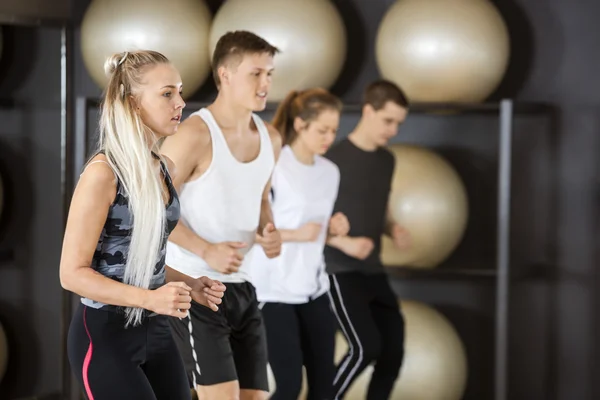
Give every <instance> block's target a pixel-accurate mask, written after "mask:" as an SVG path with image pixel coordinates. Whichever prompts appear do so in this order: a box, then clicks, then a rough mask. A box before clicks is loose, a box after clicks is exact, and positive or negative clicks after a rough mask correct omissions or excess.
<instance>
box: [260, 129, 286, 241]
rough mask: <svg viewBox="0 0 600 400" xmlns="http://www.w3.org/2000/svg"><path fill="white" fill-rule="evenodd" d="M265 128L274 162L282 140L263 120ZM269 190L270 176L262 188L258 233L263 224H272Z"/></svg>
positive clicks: (277, 158)
mask: <svg viewBox="0 0 600 400" xmlns="http://www.w3.org/2000/svg"><path fill="white" fill-rule="evenodd" d="M265 125H266V126H267V129H268V130H269V137H270V138H271V144H272V146H273V153H274V155H275V163H277V160H279V154H280V153H281V147H282V140H281V134H280V133H279V131H278V130H277V129H275V128H274V127H273V126H272V125H271V124H269V123H267V122H265ZM270 192H271V178H269V180H268V181H267V184H266V186H265V189H264V190H263V194H262V199H261V202H260V219H259V223H258V229H257V231H258V232H259V233H260V232H262V231H263V229H264V227H265V225H267V224H268V223H269V222H270V223H272V224H273V225H274V224H275V223H274V220H273V212H272V210H271V202H270V201H269V193H270Z"/></svg>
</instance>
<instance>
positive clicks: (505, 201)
mask: <svg viewBox="0 0 600 400" xmlns="http://www.w3.org/2000/svg"><path fill="white" fill-rule="evenodd" d="M512 120H513V102H512V100H502V101H501V102H500V132H499V133H500V140H499V145H500V146H499V147H500V149H499V163H498V221H497V223H498V231H497V270H498V279H497V282H496V348H495V359H496V368H495V396H494V398H495V400H506V399H507V398H508V396H507V390H508V374H507V371H508V307H509V279H510V276H509V272H510V271H509V265H510V186H511V185H510V183H511V144H512V143H511V142H512Z"/></svg>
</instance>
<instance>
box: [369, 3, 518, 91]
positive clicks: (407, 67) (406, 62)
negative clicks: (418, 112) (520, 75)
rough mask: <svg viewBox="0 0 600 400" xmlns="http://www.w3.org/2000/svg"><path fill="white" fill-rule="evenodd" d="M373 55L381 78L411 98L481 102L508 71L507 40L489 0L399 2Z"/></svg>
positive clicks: (388, 15) (384, 24)
mask: <svg viewBox="0 0 600 400" xmlns="http://www.w3.org/2000/svg"><path fill="white" fill-rule="evenodd" d="M375 53H376V59H377V65H378V67H379V70H380V72H381V74H382V75H383V77H385V78H387V79H389V80H391V81H393V82H395V83H396V84H398V85H400V86H401V87H402V88H403V89H404V91H405V92H406V94H407V96H408V97H409V98H410V100H411V101H413V102H482V101H484V100H486V99H487V98H488V97H489V96H490V95H491V94H492V92H493V91H494V90H495V89H496V88H497V87H498V85H499V84H500V82H501V81H502V79H503V77H504V74H505V73H506V69H507V67H508V61H509V55H510V54H509V53H510V41H509V33H508V29H507V26H506V23H505V22H504V20H503V18H502V16H501V15H500V13H499V11H498V9H497V8H496V6H495V5H494V4H493V3H492V2H490V1H489V0H397V1H396V2H395V3H394V4H393V5H392V6H391V7H390V9H389V10H388V11H387V12H386V14H385V16H384V18H383V20H382V21H381V24H380V26H379V30H378V33H377V38H376V46H375Z"/></svg>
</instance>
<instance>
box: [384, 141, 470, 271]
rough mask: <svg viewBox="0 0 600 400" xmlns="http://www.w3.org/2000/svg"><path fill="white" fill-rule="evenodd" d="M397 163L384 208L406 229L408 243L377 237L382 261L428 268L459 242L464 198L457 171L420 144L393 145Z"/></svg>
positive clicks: (465, 206) (465, 211)
mask: <svg viewBox="0 0 600 400" xmlns="http://www.w3.org/2000/svg"><path fill="white" fill-rule="evenodd" d="M388 148H389V150H390V151H391V152H392V153H393V154H394V157H395V159H396V166H395V170H394V174H393V177H392V188H391V194H390V199H389V208H390V211H391V214H392V216H393V218H394V220H395V221H396V222H397V223H398V224H399V225H400V226H401V227H402V228H403V229H404V230H405V231H406V232H407V233H408V237H409V245H408V246H407V247H406V248H402V249H399V248H397V247H396V246H395V245H394V243H393V241H392V240H391V239H390V238H389V237H388V236H383V237H382V243H381V259H382V262H383V264H384V265H387V266H407V267H418V268H433V267H436V266H437V265H439V264H440V263H441V262H442V261H444V260H445V259H446V258H447V257H448V256H449V255H450V254H451V253H452V252H453V251H454V249H455V248H456V246H458V244H459V243H460V241H461V240H462V237H463V234H464V231H465V228H466V225H467V220H468V207H469V206H468V200H467V194H466V189H465V187H464V184H463V182H462V180H461V178H460V176H459V175H458V173H457V172H456V170H455V169H454V168H453V167H452V166H451V165H450V164H449V163H448V162H447V161H446V160H445V159H444V158H442V157H441V156H440V155H438V154H436V153H435V152H433V151H431V150H429V149H426V148H424V147H421V146H415V145H406V144H394V145H390V146H389V147H388Z"/></svg>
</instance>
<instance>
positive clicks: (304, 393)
mask: <svg viewBox="0 0 600 400" xmlns="http://www.w3.org/2000/svg"><path fill="white" fill-rule="evenodd" d="M267 378H268V381H269V397H270V396H272V395H273V393H275V391H276V389H277V382H275V375H273V370H272V369H271V365H270V364H268V365H267ZM307 394H308V384H307V381H306V369H304V367H303V368H302V388H301V389H300V394H299V395H298V399H291V400H305V399H306V396H307Z"/></svg>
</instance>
